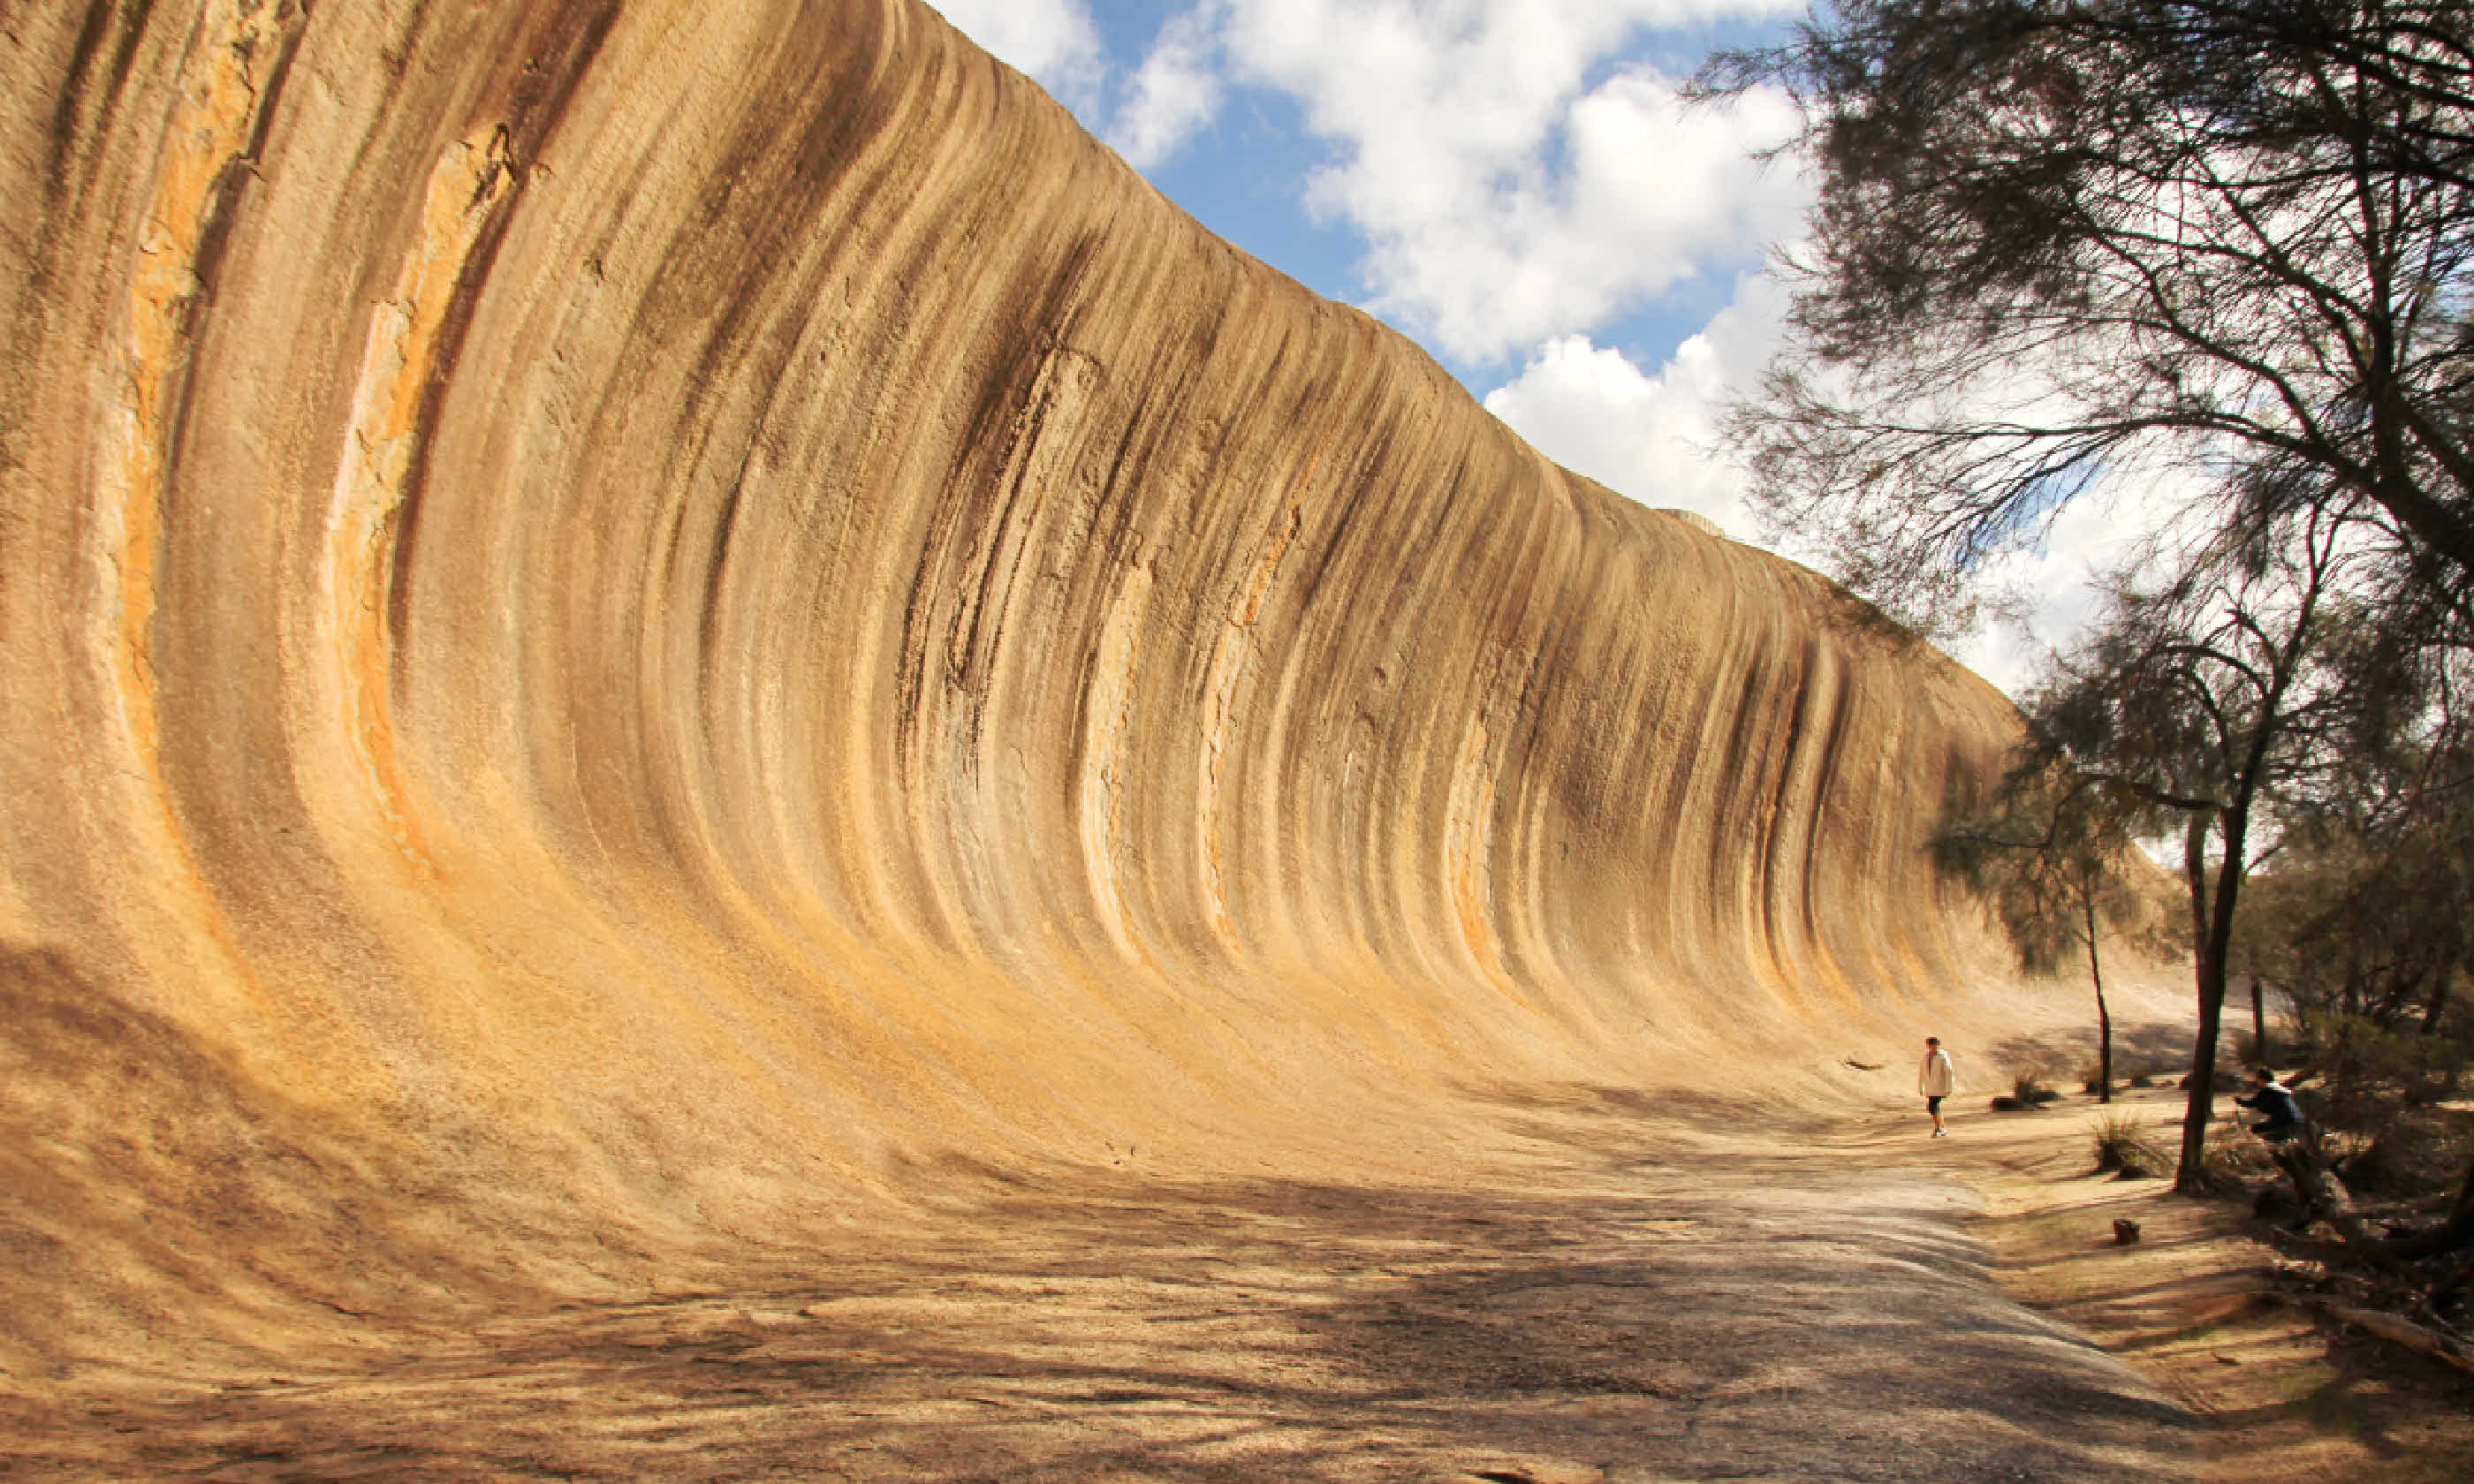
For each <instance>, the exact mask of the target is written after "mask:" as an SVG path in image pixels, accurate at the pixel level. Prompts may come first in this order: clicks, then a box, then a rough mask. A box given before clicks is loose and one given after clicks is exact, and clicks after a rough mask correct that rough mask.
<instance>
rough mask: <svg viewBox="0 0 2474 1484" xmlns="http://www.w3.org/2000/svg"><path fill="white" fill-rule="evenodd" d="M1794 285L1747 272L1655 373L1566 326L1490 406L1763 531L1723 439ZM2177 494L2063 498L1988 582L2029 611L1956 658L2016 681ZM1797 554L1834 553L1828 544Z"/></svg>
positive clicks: (1556, 451)
mask: <svg viewBox="0 0 2474 1484" xmlns="http://www.w3.org/2000/svg"><path fill="white" fill-rule="evenodd" d="M1786 306H1787V290H1786V288H1785V286H1784V285H1783V284H1781V283H1780V282H1778V281H1777V280H1776V279H1774V278H1771V277H1770V276H1768V275H1765V274H1748V275H1744V276H1743V277H1742V278H1741V279H1739V280H1738V282H1737V284H1736V292H1735V298H1734V302H1732V303H1730V304H1729V305H1728V306H1727V307H1726V308H1725V309H1723V310H1721V311H1719V312H1718V314H1717V315H1716V316H1715V317H1714V318H1712V319H1711V320H1710V323H1709V326H1708V327H1707V328H1705V329H1704V330H1703V331H1702V332H1701V333H1700V334H1697V335H1695V336H1693V337H1691V338H1690V339H1688V340H1686V342H1684V344H1683V345H1682V346H1680V347H1677V348H1676V351H1675V354H1674V355H1673V356H1672V357H1671V358H1670V359H1669V360H1668V361H1667V362H1666V363H1665V364H1664V365H1663V366H1661V367H1660V368H1659V369H1658V370H1657V371H1656V372H1655V373H1654V374H1653V373H1651V372H1648V371H1643V370H1642V369H1641V368H1639V367H1638V366H1637V365H1635V364H1634V363H1633V362H1632V361H1631V360H1630V359H1628V358H1627V357H1626V356H1625V355H1624V354H1623V353H1622V352H1621V351H1619V350H1616V349H1613V348H1612V347H1603V346H1597V345H1594V344H1592V343H1591V342H1590V340H1589V337H1588V336H1587V335H1566V336H1559V337H1556V338H1553V339H1550V340H1548V341H1547V342H1546V343H1545V344H1544V345H1542V346H1541V347H1539V349H1538V350H1537V351H1536V352H1535V353H1533V354H1532V355H1531V356H1530V358H1529V360H1528V362H1527V364H1526V365H1525V366H1523V367H1522V369H1521V371H1520V374H1519V375H1517V376H1516V377H1515V378H1513V379H1512V380H1511V381H1508V382H1506V383H1505V384H1503V385H1502V386H1499V387H1497V388H1495V389H1494V390H1493V391H1492V392H1490V393H1488V394H1487V395H1486V398H1485V401H1486V408H1487V410H1488V411H1489V412H1492V413H1493V414H1494V415H1495V416H1496V417H1498V418H1500V419H1503V420H1504V421H1505V422H1506V423H1507V424H1509V425H1510V426H1511V427H1512V429H1513V430H1514V431H1515V432H1516V433H1518V434H1519V435H1520V436H1521V437H1522V438H1524V439H1527V440H1528V441H1529V443H1530V444H1531V445H1532V446H1533V447H1535V448H1537V449H1538V451H1539V452H1540V453H1543V454H1544V455H1546V456H1547V457H1548V458H1550V459H1553V460H1554V461H1555V462H1556V463H1558V464H1561V465H1563V466H1564V467H1566V468H1569V469H1571V470H1572V471H1574V472H1575V473H1579V474H1586V475H1588V476H1589V478H1591V479H1594V480H1596V481H1598V482H1599V483H1600V484H1602V485H1605V486H1606V487H1608V488H1609V489H1611V490H1613V491H1615V492H1617V493H1618V494H1622V495H1626V496H1628V497H1630V498H1632V499H1636V500H1638V501H1640V502H1641V503H1642V504H1644V505H1652V506H1660V507H1673V508H1677V509H1682V510H1689V511H1693V512H1695V513H1697V514H1699V515H1706V516H1708V517H1709V518H1710V519H1711V520H1714V521H1716V522H1717V523H1718V525H1719V526H1720V528H1721V529H1723V530H1725V531H1726V533H1727V534H1728V535H1730V536H1732V537H1734V538H1735V539H1738V540H1752V539H1754V538H1755V537H1756V536H1757V535H1758V532H1757V529H1756V523H1755V521H1754V519H1753V517H1752V515H1751V512H1750V509H1749V507H1748V506H1747V505H1746V503H1745V499H1744V491H1745V488H1746V480H1747V475H1746V472H1745V470H1744V468H1743V467H1742V466H1741V465H1740V464H1739V463H1737V462H1736V461H1735V460H1734V458H1733V457H1732V456H1731V455H1729V453H1728V452H1727V451H1726V450H1725V449H1724V448H1723V447H1722V446H1721V444H1720V439H1719V419H1721V418H1722V417H1723V416H1724V415H1725V411H1726V407H1727V404H1728V403H1729V402H1730V401H1731V400H1732V399H1734V397H1737V396H1740V395H1743V394H1745V393H1747V392H1749V391H1752V390H1754V389H1755V388H1757V387H1758V383H1759V380H1760V375H1761V372H1762V371H1763V369H1764V368H1765V367H1766V366H1767V365H1768V363H1769V358H1770V354H1771V352H1772V350H1773V349H1774V348H1775V347H1777V346H1778V344H1779V342H1780V338H1781V336H1782V334H1783V318H1784V314H1785V310H1786ZM2182 505H2183V501H2181V500H2180V499H2168V498H2148V499H2140V498H2136V497H2133V495H2132V493H2131V492H2130V491H2128V490H2127V489H2121V488H2118V489H2113V490H2098V491H2091V492H2090V493H2088V494H2086V495H2083V496H2081V497H2080V498H2078V499H2075V500H2074V501H2072V502H2071V503H2070V504H2068V505H2066V506H2064V507H2063V508H2062V510H2061V511H2060V512H2059V513H2058V514H2057V515H2056V516H2055V518H2054V521H2053V525H2052V528H2051V529H2050V531H2049V532H2048V533H2047V535H2046V539H2044V540H2043V541H2042V542H2041V543H2039V544H2038V545H2037V547H2036V548H2035V549H2033V550H2030V551H2022V552H2017V553H2014V554H2011V555H2009V556H2007V557H2005V558H2003V559H2002V560H2001V564H2000V567H1999V569H1998V570H1996V571H1993V572H1990V573H1988V574H1987V576H1988V579H1989V582H1990V585H1991V586H1995V587H1997V588H2001V589H2006V590H2009V591H2011V592H2013V593H2015V595H2016V598H2017V608H2018V616H2017V617H2016V618H2015V619H2011V620H1996V619H1992V618H1988V619H1987V620H1986V621H1984V622H1983V623H1981V624H1979V625H1978V626H1977V629H1976V630H1975V631H1974V632H1973V633H1971V634H1966V635H1964V636H1962V637H1961V638H1959V639H1957V640H1956V641H1954V642H1953V643H1952V644H1951V645H1950V646H1949V651H1950V654H1951V658H1954V659H1956V660H1958V661H1959V662H1960V663H1961V664H1964V665H1966V666H1967V667H1968V668H1970V669H1972V670H1974V671H1976V673H1977V674H1978V675H1981V676H1983V677H1984V678H1985V679H1986V680H1988V681H1991V682H1993V683H1994V684H1996V685H1998V686H2000V687H2001V688H2002V689H2003V690H2005V691H2008V692H2010V693H2011V694H2013V695H2017V694H2019V693H2021V692H2022V691H2023V690H2024V688H2025V686H2026V685H2027V684H2028V682H2031V681H2032V680H2033V679H2034V678H2035V674H2036V671H2037V668H2038V666H2039V665H2040V664H2041V663H2042V661H2043V659H2044V656H2045V654H2046V653H2047V651H2048V650H2049V649H2050V648H2052V647H2056V646H2060V645H2064V644H2066V643H2067V642H2068V641H2069V640H2070V639H2071V638H2072V637H2073V636H2074V635H2075V634H2078V633H2080V632H2081V631H2082V630H2084V629H2085V628H2086V627H2087V625H2088V624H2090V623H2091V622H2093V621H2094V620H2095V619H2096V618H2098V616H2099V609H2100V607H2101V603H2102V599H2101V596H2100V593H2099V592H2098V588H2097V586H2096V581H2097V579H2098V578H2100V577H2102V576H2104V575H2105V574H2107V573H2108V572H2110V571H2111V570H2113V569H2114V568H2115V567H2116V566H2118V565H2119V564H2120V563H2122V562H2123V561H2124V560H2126V559H2127V558H2129V557H2130V556H2131V555H2132V554H2133V553H2134V552H2135V551H2137V550H2138V549H2139V548H2140V546H2141V545H2142V543H2144V542H2146V541H2147V540H2149V539H2153V538H2154V537H2155V536H2156V535H2157V534H2158V533H2159V532H2160V530H2162V529H2163V522H2164V521H2165V520H2167V519H2168V518H2170V516H2171V515H2172V513H2173V512H2175V511H2177V510H2179V509H2181V508H2182ZM1787 544H1788V545H1789V547H1790V549H1789V550H1788V551H1787V555H1790V556H1793V557H1796V558H1797V559H1799V560H1802V561H1807V562H1813V564H1815V565H1825V566H1826V564H1825V563H1824V562H1821V561H1820V560H1819V554H1818V553H1815V552H1809V551H1798V550H1793V549H1791V548H1792V543H1791V542H1790V543H1787Z"/></svg>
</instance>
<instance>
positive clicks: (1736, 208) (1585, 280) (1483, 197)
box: [1222, 0, 1809, 361]
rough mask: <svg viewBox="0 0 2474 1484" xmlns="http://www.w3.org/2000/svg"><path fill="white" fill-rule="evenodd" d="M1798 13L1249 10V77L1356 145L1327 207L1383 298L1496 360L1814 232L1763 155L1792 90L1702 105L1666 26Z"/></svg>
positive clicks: (1518, 6)
mask: <svg viewBox="0 0 2474 1484" xmlns="http://www.w3.org/2000/svg"><path fill="white" fill-rule="evenodd" d="M1782 8H1783V7H1782V6H1780V5H1778V4H1776V3H1774V0H1745V3H1743V4H1740V5H1727V4H1679V3H1677V0H1430V3H1424V4H1418V3H1413V0H1232V4H1231V6H1230V10H1229V13H1228V16H1227V19H1226V21H1225V25H1224V26H1223V32H1222V34H1223V39H1224V44H1225V48H1226V53H1227V56H1228V58H1229V59H1230V62H1231V65H1232V66H1233V67H1234V68H1235V69H1236V71H1237V72H1238V74H1239V75H1240V76H1242V77H1243V78H1244V79H1246V80H1247V81H1249V82H1254V83H1259V84H1265V85H1268V86H1273V87H1277V88H1281V89H1284V90H1286V91H1288V92H1290V93H1292V94H1294V95H1295V96H1296V97H1297V98H1298V100H1299V101H1300V102H1301V103H1302V105H1303V106H1304V108H1305V110H1306V116H1307V121H1308V126H1309V128H1311V129H1312V130H1313V131H1314V132H1316V133H1318V134H1320V135H1322V136H1323V137H1325V138H1326V139H1329V140H1331V141H1333V142H1334V143H1335V144H1336V145H1337V146H1338V147H1339V152H1340V153H1339V157H1338V158H1336V159H1335V160H1334V161H1332V162H1331V163H1330V164H1328V165H1326V166H1324V167H1323V168H1322V169H1320V170H1318V171H1316V172H1315V173H1314V175H1313V176H1312V177H1311V178H1310V180H1309V182H1308V200H1309V202H1310V203H1311V204H1312V205H1313V206H1314V207H1315V208H1317V209H1318V210H1321V211H1322V212H1326V213H1329V214H1333V215H1338V216H1340V217H1343V218H1345V219H1346V220H1347V221H1348V222H1349V224H1350V225H1352V226H1353V227H1356V228H1357V229H1358V230H1359V231H1360V232H1362V233H1363V234H1364V235H1365V237H1366V238H1367V240H1368V243H1369V251H1368V255H1367V258H1366V261H1365V271H1366V274H1367V276H1368V279H1369V281H1370V286H1371V288H1372V290H1373V298H1372V300H1371V303H1370V307H1372V308H1374V309H1376V310H1377V311H1379V312H1384V313H1388V314H1392V315H1395V316H1396V317H1398V318H1399V319H1401V320H1403V321H1404V322H1406V323H1409V324H1411V325H1412V326H1414V327H1415V328H1417V329H1418V330H1419V331H1420V332H1422V333H1424V334H1427V335H1430V336H1432V337H1433V338H1434V340H1435V341H1436V343H1437V344H1438V345H1439V346H1440V347H1442V348H1443V350H1445V351H1446V352H1447V353H1449V354H1452V355H1454V356H1457V357H1460V358H1463V359H1467V360H1475V361H1489V360H1495V359H1498V358H1501V357H1503V356H1505V355H1508V354H1512V353H1515V352H1517V351H1519V350H1521V349H1523V348H1525V347H1532V346H1535V345H1537V344H1539V343H1540V341H1542V340H1544V339H1546V338H1548V337H1550V336H1557V335H1568V334H1572V333H1575V332H1579V331H1585V330H1587V329H1589V328H1590V327H1592V326H1594V325H1596V324H1600V323H1604V322H1605V321H1606V320H1608V319H1610V318H1612V317H1613V316H1615V315H1618V314H1621V313H1622V312H1624V311H1625V310H1626V309H1627V308H1629V307H1631V306H1633V305H1636V304H1637V303H1639V302H1641V301H1643V300H1645V299H1648V298H1650V297H1652V296H1654V295H1656V294H1658V293H1660V292H1661V291H1663V290H1664V289H1666V288H1668V287H1670V286H1671V285H1673V284H1674V283H1676V282H1677V281H1678V280H1680V279H1682V278H1684V277H1686V276H1688V275H1691V274H1693V273H1695V272H1697V271H1706V270H1708V269H1709V268H1710V267H1713V266H1716V267H1721V268H1733V267H1734V266H1736V265H1739V264H1741V263H1743V262H1746V261H1748V260H1750V259H1752V258H1755V257H1757V256H1758V254H1759V252H1760V251H1761V250H1762V248H1763V246H1764V245H1765V244H1766V242H1767V241H1768V240H1769V239H1770V238H1772V237H1775V236H1779V235H1783V234H1784V233H1786V232H1789V231H1791V230H1793V229H1794V227H1795V225H1796V223H1797V222H1798V221H1800V219H1801V216H1802V213H1803V211H1804V209H1805V207H1806V205H1807V202H1808V200H1809V192H1808V188H1807V186H1806V185H1805V183H1804V182H1803V181H1802V180H1801V179H1799V178H1798V176H1797V175H1796V173H1795V172H1794V171H1792V170H1790V169H1785V168H1769V169H1765V168H1763V167H1762V166H1761V165H1760V164H1759V163H1758V161H1755V160H1754V159H1753V158H1751V156H1752V155H1753V154H1754V153H1755V152H1756V151H1758V150H1761V149H1764V148H1767V147H1769V146H1772V145H1775V144H1778V143H1780V142H1781V141H1783V139H1784V138H1786V137H1787V136H1788V135H1789V134H1790V133H1791V132H1793V129H1794V124H1795V115H1794V112H1793V109H1792V106H1791V105H1790V104H1789V103H1788V101H1787V100H1786V99H1785V98H1784V96H1783V95H1782V94H1779V93H1776V92H1772V91H1758V92H1755V93H1753V94H1751V95H1749V96H1747V97H1745V98H1743V99H1741V100H1739V101H1737V102H1736V103H1734V104H1733V105H1731V106H1725V107H1719V106H1710V107H1705V108H1692V109H1686V108H1682V107H1681V106H1680V105H1679V104H1678V102H1677V100H1676V97H1675V84H1674V83H1673V82H1672V81H1671V80H1669V79H1667V78H1665V77H1663V76H1661V74H1660V73H1659V72H1657V71H1656V70H1655V69H1653V68H1651V67H1649V66H1647V65H1645V64H1639V63H1633V64H1628V65H1624V66H1622V67H1620V68H1619V70H1616V71H1614V72H1613V74H1612V75H1610V76H1603V77H1597V78H1596V81H1594V82H1592V78H1593V76H1595V75H1596V74H1598V73H1601V72H1604V71H1605V69H1606V68H1607V67H1609V66H1610V65H1612V64H1613V63H1614V61H1615V60H1616V58H1617V56H1618V54H1619V52H1620V51H1621V50H1622V49H1623V48H1624V47H1626V46H1627V45H1629V44H1630V42H1631V41H1632V40H1633V38H1634V37H1635V36H1636V35H1637V33H1638V32H1639V31H1640V30H1641V29H1642V28H1643V27H1646V26H1654V25H1660V24H1673V23H1675V22H1678V21H1681V20H1686V19H1695V18H1702V17H1706V16H1708V15H1710V14H1715V13H1747V12H1763V11H1769V10H1775V9H1782Z"/></svg>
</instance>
